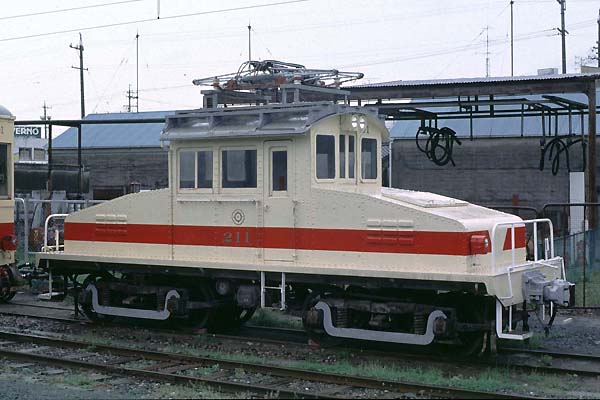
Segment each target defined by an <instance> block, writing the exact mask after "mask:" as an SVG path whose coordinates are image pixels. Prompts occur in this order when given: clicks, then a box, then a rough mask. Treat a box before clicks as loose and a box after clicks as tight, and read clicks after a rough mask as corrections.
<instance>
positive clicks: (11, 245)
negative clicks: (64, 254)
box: [0, 106, 20, 303]
mask: <svg viewBox="0 0 600 400" xmlns="http://www.w3.org/2000/svg"><path fill="white" fill-rule="evenodd" d="M14 120H15V117H14V116H13V115H12V114H11V113H10V111H8V110H7V109H6V108H4V107H2V106H0V303H3V302H6V301H9V300H10V299H12V298H13V297H14V295H15V293H16V288H15V286H16V285H17V284H18V282H19V281H20V279H19V278H20V275H19V272H18V270H17V268H16V266H15V250H16V249H17V241H16V237H15V234H14V208H15V202H14V186H13V154H12V146H13V135H14Z"/></svg>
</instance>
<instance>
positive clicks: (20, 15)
mask: <svg viewBox="0 0 600 400" xmlns="http://www.w3.org/2000/svg"><path fill="white" fill-rule="evenodd" d="M142 1H147V0H123V1H115V2H112V3H102V4H91V5H88V6H79V7H71V8H61V9H58V10H46V11H38V12H32V13H27V14H18V15H8V16H6V17H0V21H4V20H7V19H16V18H25V17H36V16H38V15H48V14H58V13H63V12H69V11H79V10H86V9H89V8H99V7H109V6H116V5H121V4H127V3H139V2H142Z"/></svg>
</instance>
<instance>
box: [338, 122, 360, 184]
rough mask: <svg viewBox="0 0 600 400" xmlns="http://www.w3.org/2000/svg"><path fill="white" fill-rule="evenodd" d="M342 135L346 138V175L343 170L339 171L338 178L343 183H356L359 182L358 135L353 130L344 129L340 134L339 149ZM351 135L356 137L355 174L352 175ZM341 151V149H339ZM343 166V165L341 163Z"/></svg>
mask: <svg viewBox="0 0 600 400" xmlns="http://www.w3.org/2000/svg"><path fill="white" fill-rule="evenodd" d="M342 137H343V138H344V177H342V171H339V173H338V174H337V177H338V179H339V180H340V181H341V182H342V183H353V184H355V183H356V182H357V179H356V160H357V158H356V142H357V140H356V138H357V135H356V133H355V132H353V131H342V132H340V134H339V135H338V150H339V146H340V143H341V140H342ZM350 137H353V138H354V176H353V177H350V171H351V169H350ZM338 153H339V151H338ZM339 163H340V160H338V164H339ZM340 167H341V165H340Z"/></svg>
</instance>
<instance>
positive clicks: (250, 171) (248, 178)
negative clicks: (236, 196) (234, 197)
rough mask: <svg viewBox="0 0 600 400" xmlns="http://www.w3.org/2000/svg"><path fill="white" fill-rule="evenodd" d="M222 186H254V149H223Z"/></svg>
mask: <svg viewBox="0 0 600 400" xmlns="http://www.w3.org/2000/svg"><path fill="white" fill-rule="evenodd" d="M221 170H222V174H221V176H222V182H221V184H222V187H223V188H255V187H256V150H223V151H222V153H221Z"/></svg>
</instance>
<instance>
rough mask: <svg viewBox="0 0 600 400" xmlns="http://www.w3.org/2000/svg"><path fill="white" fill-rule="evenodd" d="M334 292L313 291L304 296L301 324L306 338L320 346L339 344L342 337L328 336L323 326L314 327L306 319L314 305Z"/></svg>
mask: <svg viewBox="0 0 600 400" xmlns="http://www.w3.org/2000/svg"><path fill="white" fill-rule="evenodd" d="M332 294H334V293H333V292H332V291H331V292H330V291H326V292H313V293H311V294H310V295H308V296H307V297H306V300H305V302H304V307H303V313H302V325H303V326H304V330H305V331H306V334H307V335H308V338H309V339H310V340H311V341H312V342H314V343H316V344H318V345H319V346H321V347H332V346H337V345H339V344H340V343H341V342H342V341H343V339H341V338H336V337H332V336H329V335H328V334H327V332H325V329H323V327H316V326H315V325H314V324H313V323H309V322H308V321H307V315H308V312H309V311H310V310H311V309H313V308H314V306H315V305H316V304H317V303H318V302H319V301H320V300H322V299H324V298H325V297H327V296H330V295H332Z"/></svg>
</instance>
